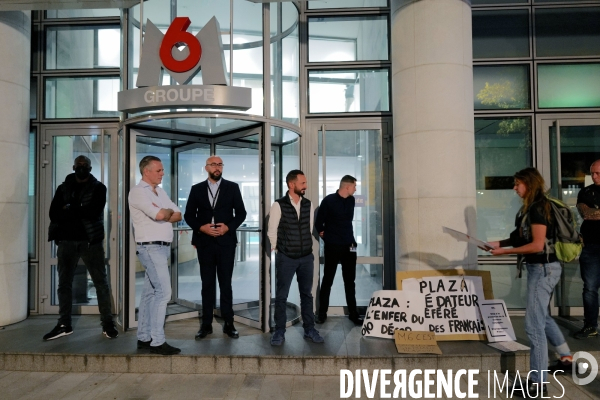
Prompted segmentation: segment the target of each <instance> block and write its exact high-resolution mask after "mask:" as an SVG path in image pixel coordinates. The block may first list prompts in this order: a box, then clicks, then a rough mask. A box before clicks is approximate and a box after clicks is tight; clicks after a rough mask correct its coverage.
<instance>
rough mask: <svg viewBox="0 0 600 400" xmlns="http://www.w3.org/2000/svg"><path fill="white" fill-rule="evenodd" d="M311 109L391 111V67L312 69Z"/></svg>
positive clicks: (310, 75)
mask: <svg viewBox="0 0 600 400" xmlns="http://www.w3.org/2000/svg"><path fill="white" fill-rule="evenodd" d="M308 92H309V112H310V113H333V112H363V111H389V110H390V102H389V83H388V70H387V69H381V70H343V71H341V70H337V71H309V73H308Z"/></svg>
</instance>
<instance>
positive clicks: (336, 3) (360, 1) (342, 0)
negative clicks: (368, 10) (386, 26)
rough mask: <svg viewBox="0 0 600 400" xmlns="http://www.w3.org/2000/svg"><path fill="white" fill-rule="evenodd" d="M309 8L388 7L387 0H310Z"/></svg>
mask: <svg viewBox="0 0 600 400" xmlns="http://www.w3.org/2000/svg"><path fill="white" fill-rule="evenodd" d="M307 3H308V9H309V10H316V9H319V8H363V7H387V5H388V4H387V0H324V1H308V2H307Z"/></svg>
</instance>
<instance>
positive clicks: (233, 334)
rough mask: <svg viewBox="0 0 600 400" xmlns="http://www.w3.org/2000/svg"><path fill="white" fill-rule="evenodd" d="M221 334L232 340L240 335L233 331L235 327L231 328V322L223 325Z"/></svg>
mask: <svg viewBox="0 0 600 400" xmlns="http://www.w3.org/2000/svg"><path fill="white" fill-rule="evenodd" d="M223 333H225V334H226V335H227V336H229V337H230V338H232V339H237V338H239V337H240V334H239V333H238V331H237V330H236V329H235V326H233V322H225V325H223Z"/></svg>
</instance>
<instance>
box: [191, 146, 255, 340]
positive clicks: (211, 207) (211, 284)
mask: <svg viewBox="0 0 600 400" xmlns="http://www.w3.org/2000/svg"><path fill="white" fill-rule="evenodd" d="M223 165H224V164H223V160H221V158H220V157H217V156H212V157H209V158H208V159H207V160H206V166H205V167H204V169H205V170H206V172H207V173H208V179H207V180H206V181H204V182H200V183H198V184H196V185H194V186H192V189H191V191H190V197H189V198H188V202H187V205H186V207H185V214H184V216H183V217H184V219H185V222H187V224H188V225H189V226H190V228H192V232H193V235H192V244H193V245H194V246H196V250H197V251H198V261H199V262H200V278H201V279H202V323H201V325H200V330H199V331H198V333H197V334H196V339H197V340H198V339H202V338H204V337H206V335H208V334H211V333H212V332H213V330H212V320H213V309H214V308H215V296H216V287H215V279H216V277H218V278H219V289H220V291H221V313H222V314H221V315H222V317H223V319H224V320H225V325H224V326H223V332H224V333H226V334H227V336H229V337H231V338H238V337H239V334H238V332H237V330H236V329H235V327H234V326H233V308H232V303H233V290H232V288H231V277H232V275H233V266H234V263H235V248H236V245H237V236H236V234H235V231H236V229H237V228H238V227H239V226H240V225H241V224H242V222H244V220H245V219H246V208H245V207H244V202H243V200H242V194H241V192H240V188H239V186H238V185H237V184H236V183H234V182H231V181H227V180H225V179H223V178H222V173H223Z"/></svg>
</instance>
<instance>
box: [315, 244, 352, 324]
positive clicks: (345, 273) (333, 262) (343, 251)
mask: <svg viewBox="0 0 600 400" xmlns="http://www.w3.org/2000/svg"><path fill="white" fill-rule="evenodd" d="M324 253H325V266H324V268H323V281H322V282H321V292H320V294H319V316H321V317H325V316H327V309H328V308H329V295H330V294H331V285H333V279H334V278H335V273H336V270H337V266H338V264H342V278H343V279H344V290H345V292H346V305H347V306H348V312H349V314H350V316H351V317H354V316H358V311H357V309H356V290H355V288H354V280H355V279H356V252H353V251H350V245H348V246H338V245H335V244H327V243H325V252H324Z"/></svg>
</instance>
